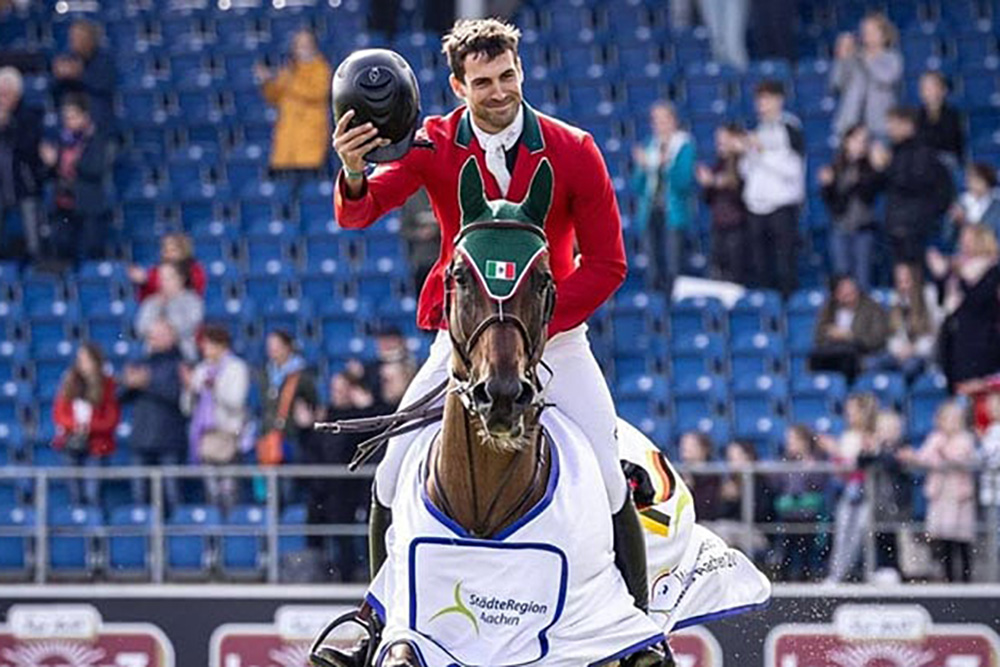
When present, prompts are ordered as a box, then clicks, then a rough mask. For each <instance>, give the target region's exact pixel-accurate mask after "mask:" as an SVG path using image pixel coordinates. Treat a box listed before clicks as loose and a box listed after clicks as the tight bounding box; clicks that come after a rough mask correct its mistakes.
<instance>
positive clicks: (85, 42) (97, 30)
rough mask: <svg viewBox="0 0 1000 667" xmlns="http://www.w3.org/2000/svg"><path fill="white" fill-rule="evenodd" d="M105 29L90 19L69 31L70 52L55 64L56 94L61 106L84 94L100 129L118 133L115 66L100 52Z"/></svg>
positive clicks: (53, 66)
mask: <svg viewBox="0 0 1000 667" xmlns="http://www.w3.org/2000/svg"><path fill="white" fill-rule="evenodd" d="M101 37H102V35H101V27H100V25H98V24H97V23H93V22H91V21H87V20H83V19H80V20H77V21H74V22H73V25H71V26H70V29H69V52H68V53H66V54H63V55H60V56H57V57H56V58H55V59H54V60H53V61H52V75H53V77H54V78H55V84H54V86H53V93H54V95H55V98H56V101H57V102H58V103H59V104H64V103H65V97H66V96H67V95H80V94H82V95H83V96H84V97H85V98H86V100H87V103H88V104H89V108H90V113H91V116H92V117H93V119H94V124H95V125H96V126H97V128H98V129H99V130H100V131H101V132H103V133H105V134H106V135H113V134H114V120H115V117H114V109H113V101H114V94H115V64H114V60H112V58H111V57H110V56H109V55H108V54H107V53H105V52H103V51H101V50H100V46H101Z"/></svg>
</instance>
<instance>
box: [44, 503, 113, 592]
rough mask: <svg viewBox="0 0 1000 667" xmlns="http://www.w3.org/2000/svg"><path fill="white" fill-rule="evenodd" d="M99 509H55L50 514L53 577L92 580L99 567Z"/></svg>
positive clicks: (76, 507)
mask: <svg viewBox="0 0 1000 667" xmlns="http://www.w3.org/2000/svg"><path fill="white" fill-rule="evenodd" d="M102 525H103V520H102V518H101V513H100V511H99V510H98V509H97V508H96V507H85V506H81V505H70V506H54V507H52V508H51V509H50V511H49V530H50V533H51V534H50V536H49V568H50V572H51V574H52V575H53V576H54V577H60V578H61V577H67V578H68V577H72V578H89V577H90V576H92V575H93V573H94V568H95V567H96V565H97V558H98V553H99V551H98V547H97V529H98V528H100V527H101V526H102Z"/></svg>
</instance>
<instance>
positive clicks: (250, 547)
mask: <svg viewBox="0 0 1000 667" xmlns="http://www.w3.org/2000/svg"><path fill="white" fill-rule="evenodd" d="M266 523H267V515H266V512H265V508H264V507H263V506H256V505H239V506H237V507H234V508H233V509H232V511H230V512H229V516H227V517H226V526H227V527H236V526H239V527H241V528H245V529H247V530H248V531H251V532H250V533H248V534H246V535H226V536H224V537H223V538H222V549H221V565H222V573H223V574H224V575H225V576H227V577H229V578H237V579H244V578H251V579H258V578H260V577H262V576H263V574H264V554H265V539H264V530H265V526H266Z"/></svg>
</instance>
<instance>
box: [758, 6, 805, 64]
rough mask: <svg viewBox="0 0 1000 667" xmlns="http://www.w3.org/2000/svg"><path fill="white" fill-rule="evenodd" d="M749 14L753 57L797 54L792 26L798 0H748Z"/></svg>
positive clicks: (784, 57) (779, 57)
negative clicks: (751, 17)
mask: <svg viewBox="0 0 1000 667" xmlns="http://www.w3.org/2000/svg"><path fill="white" fill-rule="evenodd" d="M750 14H751V16H753V21H751V23H750V25H751V30H752V32H753V57H754V59H755V60H787V61H789V62H793V63H794V62H795V59H796V58H797V57H798V53H797V51H798V50H797V49H796V44H795V25H796V23H797V16H798V3H796V2H795V0H751V2H750Z"/></svg>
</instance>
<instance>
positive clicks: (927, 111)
mask: <svg viewBox="0 0 1000 667" xmlns="http://www.w3.org/2000/svg"><path fill="white" fill-rule="evenodd" d="M947 98H948V81H947V79H945V76H944V74H942V73H941V72H938V71H936V70H930V71H927V72H924V73H923V75H922V76H921V77H920V102H921V106H920V118H919V123H918V127H919V128H920V129H919V130H918V133H919V134H920V138H921V139H922V140H923V142H924V143H925V144H927V145H928V146H930V147H931V148H933V149H934V150H936V151H938V152H939V153H940V154H941V155H942V156H943V157H945V159H947V161H948V162H949V164H950V166H952V167H955V168H957V167H958V166H959V165H960V164H962V163H963V162H964V161H965V133H964V130H963V129H962V114H961V113H960V112H959V111H958V109H956V108H955V107H953V106H951V105H950V104H948V102H947Z"/></svg>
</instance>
